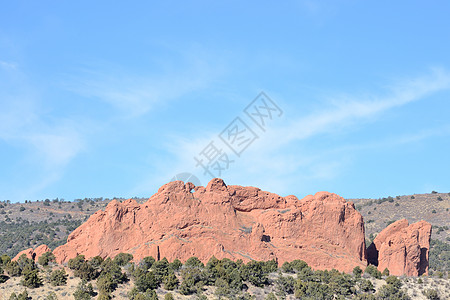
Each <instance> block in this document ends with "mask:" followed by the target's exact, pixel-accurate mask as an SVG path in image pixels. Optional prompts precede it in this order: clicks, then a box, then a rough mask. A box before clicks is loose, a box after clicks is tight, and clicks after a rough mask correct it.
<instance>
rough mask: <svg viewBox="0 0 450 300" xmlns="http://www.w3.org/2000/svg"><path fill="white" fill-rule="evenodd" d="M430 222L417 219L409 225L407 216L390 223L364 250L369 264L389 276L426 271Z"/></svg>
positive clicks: (418, 274) (409, 274) (411, 274)
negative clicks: (386, 269) (386, 270)
mask: <svg viewBox="0 0 450 300" xmlns="http://www.w3.org/2000/svg"><path fill="white" fill-rule="evenodd" d="M430 238H431V224H430V223H428V222H425V221H420V222H417V223H414V224H411V225H408V221H407V220H406V219H403V220H399V221H397V222H395V223H392V224H391V225H389V226H388V227H386V228H385V229H384V230H383V231H381V232H380V233H379V234H378V236H377V237H376V238H375V239H374V241H373V243H372V244H371V245H370V246H369V248H368V249H367V256H368V261H369V263H372V264H374V265H376V266H378V269H379V270H380V271H383V270H384V269H385V268H388V270H389V272H390V274H391V275H397V276H399V275H407V276H420V275H422V274H428V252H429V249H430Z"/></svg>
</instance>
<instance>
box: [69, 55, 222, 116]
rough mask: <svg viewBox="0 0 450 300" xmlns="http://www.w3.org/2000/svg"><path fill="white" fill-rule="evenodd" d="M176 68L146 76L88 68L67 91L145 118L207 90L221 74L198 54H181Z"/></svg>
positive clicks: (217, 64)
mask: <svg viewBox="0 0 450 300" xmlns="http://www.w3.org/2000/svg"><path fill="white" fill-rule="evenodd" d="M180 56H181V57H182V58H181V62H180V64H179V65H177V66H169V67H167V66H166V67H161V68H162V69H163V70H162V71H159V72H157V75H155V74H154V72H152V70H148V72H144V73H143V74H136V72H134V71H133V72H131V71H126V70H123V69H121V68H116V67H114V66H100V67H99V68H95V67H93V68H88V70H84V71H82V72H81V74H80V75H79V76H77V77H72V78H70V79H69V80H68V82H67V83H66V85H67V87H68V89H70V90H72V91H74V92H76V93H79V94H81V95H83V96H85V97H89V98H95V99H98V100H100V101H102V102H104V103H107V104H110V105H111V106H112V107H114V108H116V109H117V110H118V111H119V112H120V113H121V114H122V115H123V116H125V117H129V118H132V117H138V116H142V115H145V114H146V113H148V112H149V111H151V110H152V109H154V108H155V107H157V106H160V105H164V104H167V103H168V102H169V101H173V100H176V99H178V98H180V97H182V96H184V95H186V94H188V93H190V92H195V91H198V90H201V89H203V88H206V87H207V86H208V85H209V84H210V83H211V82H212V81H213V80H215V79H216V78H217V77H218V76H219V75H220V74H221V72H222V68H221V67H220V63H217V62H216V63H215V65H214V67H212V63H211V62H210V60H209V59H208V58H207V55H205V57H203V58H199V55H198V54H195V55H194V54H191V53H190V52H189V51H188V52H187V53H182V54H180Z"/></svg>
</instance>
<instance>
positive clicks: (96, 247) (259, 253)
mask: <svg viewBox="0 0 450 300" xmlns="http://www.w3.org/2000/svg"><path fill="white" fill-rule="evenodd" d="M191 191H192V192H191ZM120 252H127V253H131V254H133V256H134V259H135V260H140V259H142V258H144V257H146V256H153V257H155V258H158V256H159V255H160V257H161V258H162V257H166V258H167V259H169V260H173V259H175V258H178V259H180V260H182V261H185V260H186V259H188V258H189V257H191V256H197V257H198V258H199V259H200V260H202V261H203V262H206V261H207V260H209V258H210V257H211V256H212V255H214V256H216V257H217V258H219V259H221V258H225V257H226V258H230V259H243V260H244V261H249V260H251V259H255V260H269V259H277V260H278V262H279V263H280V264H282V263H283V262H285V261H291V260H294V259H303V260H305V261H306V262H307V263H308V264H309V265H310V266H312V267H313V268H315V269H331V268H336V269H338V270H341V271H346V272H350V271H351V270H352V269H353V268H354V267H355V266H360V267H365V265H366V257H365V239H364V224H363V219H362V216H361V214H360V213H359V212H358V211H356V210H355V207H354V205H353V203H351V202H346V201H345V200H344V199H343V198H342V197H339V196H338V195H336V194H332V193H327V192H320V193H317V194H316V195H314V196H312V195H310V196H307V197H306V198H304V199H302V200H298V199H297V198H296V197H295V196H288V197H281V196H278V195H276V194H272V193H269V192H264V191H261V190H260V189H258V188H255V187H242V186H227V185H226V184H225V183H224V182H223V181H222V180H221V179H218V178H216V179H213V180H212V181H211V182H209V183H208V185H207V186H206V187H200V186H199V187H194V185H193V184H192V183H187V184H184V183H183V182H181V181H175V182H170V183H168V184H166V185H163V186H162V187H161V188H160V189H159V190H158V192H157V193H156V194H155V195H153V196H152V197H151V198H150V199H149V200H148V201H147V202H146V203H144V204H142V205H139V204H138V203H136V201H134V200H127V201H125V202H123V203H120V202H118V201H112V202H110V203H109V204H108V206H107V207H106V209H105V211H98V212H96V213H95V214H93V215H92V216H91V217H90V218H89V220H88V221H86V223H84V224H83V225H81V226H80V227H78V228H77V229H76V230H75V231H74V232H72V233H71V234H70V235H69V237H68V239H67V243H66V244H65V245H62V246H60V247H58V248H56V249H55V250H54V251H53V253H54V254H55V256H56V260H57V262H59V263H61V262H67V261H68V260H69V259H70V258H73V257H75V256H76V255H77V254H83V255H85V256H86V258H91V257H94V256H96V255H100V256H102V257H107V256H109V257H113V256H115V255H117V254H118V253H120Z"/></svg>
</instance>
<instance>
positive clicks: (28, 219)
mask: <svg viewBox="0 0 450 300" xmlns="http://www.w3.org/2000/svg"><path fill="white" fill-rule="evenodd" d="M119 200H124V199H119ZM136 200H137V202H139V203H143V202H145V201H146V200H147V199H145V198H138V199H136ZM347 200H348V201H353V202H354V203H355V205H356V208H357V209H358V210H359V211H360V212H361V214H362V215H363V217H364V220H365V227H366V239H367V240H370V239H373V237H374V236H375V234H377V233H378V232H379V231H381V230H382V229H383V228H385V227H386V226H387V225H388V224H389V223H391V222H393V221H395V220H399V219H401V218H406V219H408V220H409V221H410V223H413V222H416V221H418V220H421V219H423V220H425V221H428V222H430V223H431V224H432V225H433V234H432V243H431V250H430V271H431V272H433V271H436V270H441V271H444V272H445V271H447V270H449V269H450V259H449V258H448V257H449V256H450V243H449V239H450V231H449V229H448V227H446V226H449V222H448V220H449V219H450V214H449V211H448V210H449V207H450V195H449V194H447V193H430V194H416V195H406V196H397V197H387V198H381V199H347ZM110 201H111V200H110V199H103V198H95V199H90V198H85V199H77V200H75V201H73V202H69V201H64V200H61V199H53V200H49V199H47V200H41V201H27V203H8V202H7V201H3V202H0V229H1V230H0V253H5V254H8V255H9V256H11V257H14V256H15V255H16V254H17V253H19V252H20V251H21V250H23V249H26V248H30V247H31V248H35V247H36V246H38V245H40V244H47V245H49V247H50V248H52V249H54V248H56V247H57V246H59V245H62V244H64V243H65V242H66V240H67V236H68V234H69V233H70V232H72V231H73V230H74V229H75V228H77V227H78V226H79V225H81V224H82V223H83V222H84V221H85V220H86V219H87V218H88V217H89V216H90V215H91V214H93V213H94V212H96V211H97V210H104V208H105V207H106V206H107V204H108V203H109V202H110ZM434 211H435V213H434Z"/></svg>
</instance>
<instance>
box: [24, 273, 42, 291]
mask: <svg viewBox="0 0 450 300" xmlns="http://www.w3.org/2000/svg"><path fill="white" fill-rule="evenodd" d="M38 272H39V270H37V269H34V270H26V271H25V272H24V274H23V279H22V281H21V284H22V285H23V286H26V287H29V288H38V287H40V286H41V285H42V279H41V278H40V277H39V274H38Z"/></svg>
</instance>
